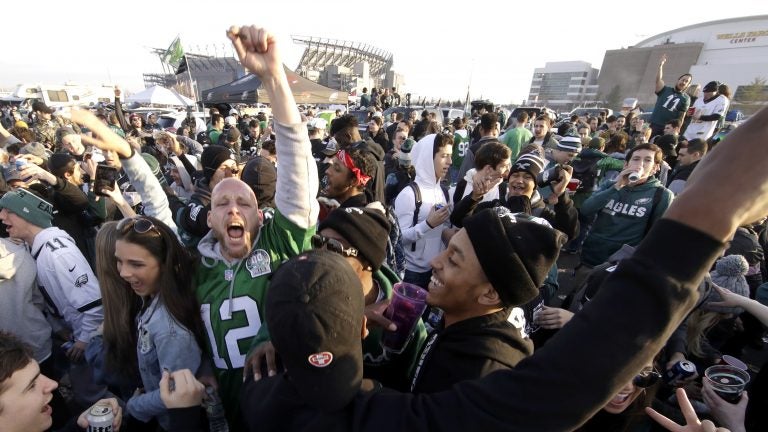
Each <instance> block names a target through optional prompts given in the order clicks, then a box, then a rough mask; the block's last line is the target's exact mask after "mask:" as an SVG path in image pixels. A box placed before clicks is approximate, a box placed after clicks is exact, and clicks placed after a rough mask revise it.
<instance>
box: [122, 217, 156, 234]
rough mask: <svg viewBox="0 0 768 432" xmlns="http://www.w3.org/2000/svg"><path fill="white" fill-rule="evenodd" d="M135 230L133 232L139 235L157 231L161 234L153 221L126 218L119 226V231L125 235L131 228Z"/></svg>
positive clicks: (141, 218) (142, 218) (140, 218)
mask: <svg viewBox="0 0 768 432" xmlns="http://www.w3.org/2000/svg"><path fill="white" fill-rule="evenodd" d="M131 227H132V228H133V231H134V232H135V233H137V234H146V233H148V232H149V231H153V230H154V231H155V232H156V233H157V234H160V231H159V230H158V229H157V227H155V224H154V223H152V221H151V220H149V219H147V218H144V217H141V216H136V217H132V218H125V219H123V220H121V221H120V222H119V223H118V224H117V230H118V231H119V232H122V233H125V232H126V231H127V230H128V229H129V228H131Z"/></svg>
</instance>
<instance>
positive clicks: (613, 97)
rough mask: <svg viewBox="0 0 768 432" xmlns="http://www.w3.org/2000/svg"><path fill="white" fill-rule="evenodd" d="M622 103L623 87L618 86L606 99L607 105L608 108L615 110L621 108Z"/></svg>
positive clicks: (614, 87)
mask: <svg viewBox="0 0 768 432" xmlns="http://www.w3.org/2000/svg"><path fill="white" fill-rule="evenodd" d="M620 103H621V87H620V86H619V85H618V84H616V85H615V86H613V88H612V89H611V91H610V93H608V96H606V97H605V104H606V105H607V106H608V108H611V109H614V108H616V107H618V106H619V104H620Z"/></svg>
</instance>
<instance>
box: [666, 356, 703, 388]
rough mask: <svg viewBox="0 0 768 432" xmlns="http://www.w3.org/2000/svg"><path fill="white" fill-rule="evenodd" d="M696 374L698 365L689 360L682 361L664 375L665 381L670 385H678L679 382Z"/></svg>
mask: <svg viewBox="0 0 768 432" xmlns="http://www.w3.org/2000/svg"><path fill="white" fill-rule="evenodd" d="M695 374H696V365H695V364H693V362H690V361H688V360H680V361H679V362H677V363H675V364H674V365H673V366H672V367H671V368H670V369H669V370H668V371H666V372H665V373H664V381H666V383H667V384H669V385H672V386H674V385H676V384H677V383H678V382H679V381H682V380H684V379H686V378H689V377H692V376H693V375H695Z"/></svg>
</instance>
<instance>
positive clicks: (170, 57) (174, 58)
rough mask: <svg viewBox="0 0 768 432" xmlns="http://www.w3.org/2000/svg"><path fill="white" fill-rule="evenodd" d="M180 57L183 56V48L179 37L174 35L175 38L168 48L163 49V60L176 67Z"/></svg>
mask: <svg viewBox="0 0 768 432" xmlns="http://www.w3.org/2000/svg"><path fill="white" fill-rule="evenodd" d="M182 57H184V48H183V47H182V46H181V39H179V37H178V36H176V39H174V40H173V42H171V45H170V46H169V47H168V49H167V50H165V55H164V56H163V62H165V63H168V64H169V65H172V66H173V67H178V65H179V62H180V61H181V59H182Z"/></svg>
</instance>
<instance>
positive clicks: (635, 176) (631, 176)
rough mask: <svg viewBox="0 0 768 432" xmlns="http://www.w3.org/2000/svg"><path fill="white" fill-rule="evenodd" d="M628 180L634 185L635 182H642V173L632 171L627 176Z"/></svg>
mask: <svg viewBox="0 0 768 432" xmlns="http://www.w3.org/2000/svg"><path fill="white" fill-rule="evenodd" d="M627 180H629V181H630V183H633V182H636V181H638V180H640V173H639V172H638V171H632V172H631V173H629V175H628V176H627Z"/></svg>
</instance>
